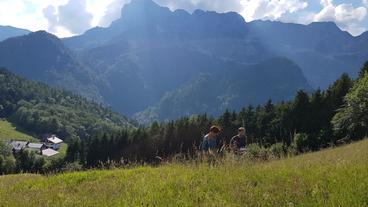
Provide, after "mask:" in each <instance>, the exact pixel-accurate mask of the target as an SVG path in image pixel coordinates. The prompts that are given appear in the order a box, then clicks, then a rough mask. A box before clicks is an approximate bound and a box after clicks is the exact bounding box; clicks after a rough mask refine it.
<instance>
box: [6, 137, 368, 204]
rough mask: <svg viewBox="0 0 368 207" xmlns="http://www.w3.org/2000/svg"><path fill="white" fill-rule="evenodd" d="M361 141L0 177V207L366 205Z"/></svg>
mask: <svg viewBox="0 0 368 207" xmlns="http://www.w3.org/2000/svg"><path fill="white" fill-rule="evenodd" d="M367 178H368V141H367V140H366V141H361V142H358V143H355V144H351V145H347V146H344V147H340V148H336V149H329V150H325V151H322V152H318V153H312V154H307V155H303V156H299V157H295V158H288V159H284V160H276V161H270V162H263V163H258V162H251V161H247V160H245V161H240V162H235V161H233V160H230V159H229V160H228V162H224V163H219V164H217V165H215V166H213V165H209V164H207V163H199V164H195V163H193V164H179V163H174V164H168V165H164V166H160V167H157V168H154V167H137V168H133V169H116V170H103V171H98V170H92V171H87V172H78V173H67V174H59V175H50V176H41V175H29V174H26V175H13V176H3V177H0V206H349V207H350V206H367V205H368V179H367Z"/></svg>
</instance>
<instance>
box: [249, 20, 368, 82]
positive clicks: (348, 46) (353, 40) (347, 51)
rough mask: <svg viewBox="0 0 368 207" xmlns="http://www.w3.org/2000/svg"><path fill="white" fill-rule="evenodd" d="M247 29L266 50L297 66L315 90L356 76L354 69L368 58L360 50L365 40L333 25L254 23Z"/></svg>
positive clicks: (365, 53) (327, 23)
mask: <svg viewBox="0 0 368 207" xmlns="http://www.w3.org/2000/svg"><path fill="white" fill-rule="evenodd" d="M248 27H249V28H250V29H249V30H250V31H251V32H250V33H251V34H252V36H257V37H259V38H260V39H262V41H263V42H264V43H265V44H266V45H267V48H269V49H270V50H272V51H274V52H275V53H276V54H279V55H282V56H286V57H288V58H290V59H291V60H293V61H294V62H295V63H297V64H298V65H299V66H300V67H301V68H302V70H303V73H304V75H305V76H306V78H307V79H308V81H309V82H310V84H311V85H312V86H313V87H314V88H327V87H328V85H329V84H330V83H332V82H333V81H334V80H336V79H337V78H338V77H339V76H340V75H341V74H342V73H348V74H349V75H351V76H353V77H356V75H357V73H358V70H357V68H359V67H360V65H362V64H363V63H364V61H365V60H366V59H367V58H368V52H367V51H366V50H364V49H363V48H359V46H360V45H362V44H363V45H364V44H367V43H368V39H363V38H361V37H353V36H351V35H350V34H349V33H348V32H345V31H341V30H340V29H339V28H338V27H337V26H336V24H335V23H333V22H318V23H317V22H315V23H311V24H309V25H299V24H290V23H281V22H272V21H253V22H250V23H248Z"/></svg>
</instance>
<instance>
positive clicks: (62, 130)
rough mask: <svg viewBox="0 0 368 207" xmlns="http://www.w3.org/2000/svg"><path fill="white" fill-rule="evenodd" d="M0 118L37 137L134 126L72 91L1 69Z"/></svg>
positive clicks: (81, 136)
mask: <svg viewBox="0 0 368 207" xmlns="http://www.w3.org/2000/svg"><path fill="white" fill-rule="evenodd" d="M0 94H1V96H0V118H6V119H8V120H10V121H12V122H13V123H16V124H17V126H20V127H22V129H24V130H27V131H28V132H30V133H32V134H35V135H37V136H40V135H43V134H48V133H51V134H57V135H58V136H59V137H61V138H63V139H67V138H73V137H79V138H85V137H88V136H91V135H92V134H95V133H101V132H104V130H107V131H114V130H122V129H125V128H129V127H133V124H132V123H131V122H130V120H128V119H127V118H126V117H124V116H121V115H119V114H117V113H114V112H112V111H111V110H110V109H108V108H105V107H103V106H101V105H100V104H97V103H94V102H91V101H88V100H87V99H86V98H82V97H80V96H77V95H74V94H73V93H71V92H66V91H62V90H59V89H55V88H51V87H49V86H47V85H44V84H41V83H37V82H34V81H29V80H26V79H24V78H21V77H19V76H16V75H14V74H12V73H10V72H9V71H7V70H5V69H0Z"/></svg>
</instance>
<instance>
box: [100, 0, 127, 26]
mask: <svg viewBox="0 0 368 207" xmlns="http://www.w3.org/2000/svg"><path fill="white" fill-rule="evenodd" d="M129 2H130V0H112V1H110V2H109V4H107V5H106V6H105V7H104V8H105V9H104V11H103V12H102V15H101V16H100V18H98V23H97V25H99V26H103V27H107V26H109V25H110V23H111V22H112V21H114V20H116V19H118V18H119V17H120V16H121V9H122V8H123V6H124V5H125V4H126V3H129Z"/></svg>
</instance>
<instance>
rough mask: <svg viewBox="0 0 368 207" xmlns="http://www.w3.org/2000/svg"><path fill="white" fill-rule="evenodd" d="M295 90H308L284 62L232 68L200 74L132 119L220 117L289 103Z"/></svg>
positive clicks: (276, 60) (298, 74)
mask: <svg viewBox="0 0 368 207" xmlns="http://www.w3.org/2000/svg"><path fill="white" fill-rule="evenodd" d="M285 74H287V75H285ZM299 89H307V90H308V89H310V88H309V85H308V83H307V81H306V79H305V78H304V76H303V74H302V71H301V69H300V68H299V67H298V66H297V65H295V64H294V63H293V62H292V61H290V60H288V59H286V58H273V59H269V60H267V61H264V62H261V63H258V64H254V65H239V64H233V65H231V66H229V68H224V69H221V70H219V71H217V72H215V73H206V74H205V73H204V74H202V75H200V76H199V77H196V78H195V79H194V80H193V81H189V82H188V83H186V84H184V85H183V86H181V87H179V88H178V89H176V90H174V91H172V92H169V93H166V94H165V96H163V98H162V99H161V100H160V102H159V103H158V104H156V105H155V106H153V107H150V108H148V109H146V110H145V111H143V112H141V113H138V114H136V115H135V118H136V120H138V121H139V122H141V123H149V122H151V121H154V120H173V119H175V118H177V117H180V116H184V115H185V116H190V115H192V114H200V113H203V112H207V113H210V114H215V115H220V113H222V112H223V111H225V110H226V109H235V110H240V109H241V108H242V107H244V106H245V105H256V104H259V103H266V102H267V100H269V99H272V100H273V101H276V102H279V101H283V100H289V99H291V98H292V97H293V96H294V95H295V94H296V92H297V91H298V90H299ZM310 90H311V89H310ZM260 94H261V95H260Z"/></svg>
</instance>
